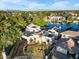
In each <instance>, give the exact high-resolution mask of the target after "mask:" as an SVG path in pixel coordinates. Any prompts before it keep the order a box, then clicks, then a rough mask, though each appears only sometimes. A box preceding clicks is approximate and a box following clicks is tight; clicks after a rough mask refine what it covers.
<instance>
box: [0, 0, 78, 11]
mask: <svg viewBox="0 0 79 59" xmlns="http://www.w3.org/2000/svg"><path fill="white" fill-rule="evenodd" d="M50 2H51V1H50ZM78 6H79V3H74V4H73V5H72V3H71V2H70V1H67V0H54V1H53V2H52V3H51V4H47V3H39V2H37V1H32V0H0V9H7V8H8V9H17V10H18V9H19V10H39V9H42V10H46V9H48V10H65V9H66V10H67V9H73V8H77V9H79V8H78Z"/></svg>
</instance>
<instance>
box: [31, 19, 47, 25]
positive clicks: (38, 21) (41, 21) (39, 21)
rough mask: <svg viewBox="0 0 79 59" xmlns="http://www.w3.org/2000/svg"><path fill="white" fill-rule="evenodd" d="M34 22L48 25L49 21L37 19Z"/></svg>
mask: <svg viewBox="0 0 79 59" xmlns="http://www.w3.org/2000/svg"><path fill="white" fill-rule="evenodd" d="M32 22H33V23H34V24H36V25H39V26H47V25H48V24H47V22H45V21H44V20H41V19H36V20H33V21H32Z"/></svg>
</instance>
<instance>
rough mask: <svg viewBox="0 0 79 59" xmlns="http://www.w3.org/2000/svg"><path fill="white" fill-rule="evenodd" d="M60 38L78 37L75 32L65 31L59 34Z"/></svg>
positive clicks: (78, 34) (77, 33)
mask: <svg viewBox="0 0 79 59" xmlns="http://www.w3.org/2000/svg"><path fill="white" fill-rule="evenodd" d="M61 35H62V38H69V37H76V36H79V32H75V31H65V32H62V33H61Z"/></svg>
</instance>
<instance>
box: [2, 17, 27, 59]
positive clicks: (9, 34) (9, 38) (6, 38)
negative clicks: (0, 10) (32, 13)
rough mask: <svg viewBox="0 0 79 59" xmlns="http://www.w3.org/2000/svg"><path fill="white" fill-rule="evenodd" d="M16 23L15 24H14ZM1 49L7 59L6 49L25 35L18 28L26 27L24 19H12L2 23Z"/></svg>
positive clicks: (4, 58)
mask: <svg viewBox="0 0 79 59" xmlns="http://www.w3.org/2000/svg"><path fill="white" fill-rule="evenodd" d="M13 21H14V22H15V24H13V23H12V22H13ZM0 26H1V27H0V49H2V54H3V59H6V54H5V48H6V47H8V46H10V45H13V44H14V43H15V42H16V40H17V39H20V37H21V36H22V35H23V32H22V31H21V29H20V28H18V27H17V26H23V27H24V26H26V24H25V21H24V20H23V19H16V18H15V17H12V18H11V17H10V19H7V20H6V19H5V20H3V21H1V22H0Z"/></svg>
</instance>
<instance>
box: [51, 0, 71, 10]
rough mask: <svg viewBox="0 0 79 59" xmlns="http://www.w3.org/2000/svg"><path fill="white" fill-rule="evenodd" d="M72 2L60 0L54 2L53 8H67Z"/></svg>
mask: <svg viewBox="0 0 79 59" xmlns="http://www.w3.org/2000/svg"><path fill="white" fill-rule="evenodd" d="M69 4H70V3H69V2H68V1H59V2H55V3H53V4H52V8H53V9H64V8H65V9H66V8H67V7H68V5H69Z"/></svg>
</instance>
